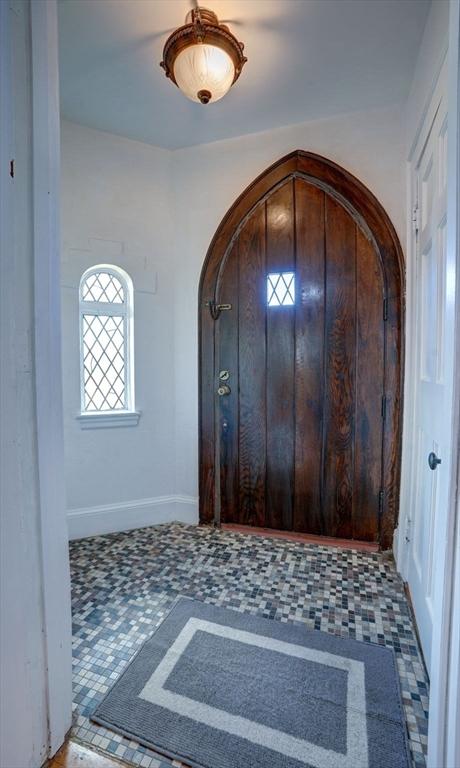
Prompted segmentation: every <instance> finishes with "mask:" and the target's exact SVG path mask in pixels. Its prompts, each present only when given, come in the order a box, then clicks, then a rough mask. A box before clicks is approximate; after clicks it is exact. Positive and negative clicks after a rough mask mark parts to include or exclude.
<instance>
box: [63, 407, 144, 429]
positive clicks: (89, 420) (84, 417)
mask: <svg viewBox="0 0 460 768" xmlns="http://www.w3.org/2000/svg"><path fill="white" fill-rule="evenodd" d="M140 415H141V412H140V411H105V412H104V411H98V412H97V413H81V414H80V415H79V416H77V421H79V422H80V426H81V428H82V429H111V428H113V427H135V426H137V424H138V422H139V419H140Z"/></svg>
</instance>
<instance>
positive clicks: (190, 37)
mask: <svg viewBox="0 0 460 768" xmlns="http://www.w3.org/2000/svg"><path fill="white" fill-rule="evenodd" d="M243 48H244V45H243V43H239V42H238V40H237V39H236V37H235V36H234V35H232V33H231V32H230V30H229V28H228V27H227V26H225V24H219V20H218V18H217V16H216V14H215V13H214V12H213V11H209V10H208V9H207V8H200V7H197V8H194V9H193V10H192V11H190V12H189V13H188V14H187V17H186V19H185V24H184V26H182V27H179V28H178V29H176V30H175V31H174V32H173V33H172V35H170V36H169V37H168V39H167V40H166V43H165V47H164V49H163V61H162V62H161V64H160V66H161V67H163V69H164V71H165V73H166V77H169V78H170V80H172V82H173V83H174V84H175V85H177V86H178V88H180V90H181V91H182V93H183V94H185V96H187V98H189V99H191V100H192V101H197V102H200V103H201V104H209V102H212V101H218V100H219V99H221V98H222V97H223V96H225V94H226V93H227V92H228V91H229V90H230V88H231V87H232V85H233V83H234V82H236V80H238V78H239V76H240V73H241V70H242V69H243V66H244V64H245V63H246V61H247V59H246V57H245V56H243Z"/></svg>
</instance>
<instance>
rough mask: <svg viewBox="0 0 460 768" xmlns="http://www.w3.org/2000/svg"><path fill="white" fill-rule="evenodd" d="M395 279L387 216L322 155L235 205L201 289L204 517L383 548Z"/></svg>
mask: <svg viewBox="0 0 460 768" xmlns="http://www.w3.org/2000/svg"><path fill="white" fill-rule="evenodd" d="M402 281H403V271H402V255H401V249H400V246H399V243H398V240H397V236H396V234H395V231H394V229H393V227H392V225H391V223H390V221H389V219H388V217H387V215H386V214H385V212H384V210H383V209H382V207H381V206H380V204H379V203H378V202H377V200H376V199H375V198H374V197H373V195H372V194H371V193H370V192H369V191H368V190H367V189H366V188H365V187H364V186H363V185H362V184H361V183H360V182H359V181H358V180H357V179H356V178H354V177H353V176H351V175H350V174H349V173H347V172H346V171H344V170H343V169H341V168H339V167H338V166H336V165H335V164H334V163H331V162H330V161H328V160H326V159H324V158H321V157H318V156H317V155H313V154H310V153H306V152H300V151H299V152H295V153H293V154H292V155H289V156H288V157H286V158H283V159H282V160H280V161H279V162H278V163H276V164H275V165H274V166H271V168H269V169H268V170H267V171H266V172H265V173H264V174H262V176H260V177H259V178H258V179H257V180H256V181H255V182H254V183H253V184H252V185H251V186H250V187H249V188H248V189H247V190H246V191H245V192H244V193H243V195H242V196H241V197H240V198H239V199H238V200H237V202H236V203H235V205H234V206H233V207H232V208H231V209H230V211H229V212H228V214H227V215H226V217H225V218H224V220H223V222H222V224H221V225H220V227H219V229H218V231H217V233H216V235H215V237H214V239H213V242H212V244H211V246H210V249H209V252H208V256H207V259H206V262H205V265H204V268H203V273H202V279H201V285H200V384H201V386H200V390H201V392H200V406H201V407H200V519H201V521H202V522H213V521H214V522H217V523H219V522H226V523H238V524H241V525H252V526H260V527H269V528H274V529H281V530H288V531H301V532H307V533H312V534H321V535H325V536H333V537H343V538H348V539H360V540H365V541H379V542H380V543H381V545H382V546H383V547H388V546H390V545H391V540H392V533H393V529H394V526H395V522H396V517H397V510H398V490H399V446H400V423H401V356H402V339H401V328H402ZM216 467H217V468H218V471H217V472H216V471H215V468H216Z"/></svg>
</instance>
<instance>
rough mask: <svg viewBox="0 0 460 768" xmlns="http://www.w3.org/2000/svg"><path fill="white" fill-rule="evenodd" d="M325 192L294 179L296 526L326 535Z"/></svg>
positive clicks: (299, 528) (302, 529)
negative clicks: (323, 492) (323, 472)
mask: <svg viewBox="0 0 460 768" xmlns="http://www.w3.org/2000/svg"><path fill="white" fill-rule="evenodd" d="M324 197H325V194H324V192H323V191H322V190H321V189H319V188H318V187H314V186H313V185H312V184H307V183H306V182H305V181H303V180H302V179H296V181H295V216H296V264H297V269H296V274H297V281H298V287H297V305H296V318H295V323H296V333H295V340H296V341H295V345H296V346H295V360H296V367H295V413H296V421H295V482H294V486H295V497H294V526H293V527H294V530H295V531H305V532H307V533H316V534H324V533H327V530H326V529H325V527H324V521H323V520H322V516H321V480H322V477H321V445H322V413H323V353H324V348H323V343H324V278H325V275H324V271H325V258H324V204H325V203H324Z"/></svg>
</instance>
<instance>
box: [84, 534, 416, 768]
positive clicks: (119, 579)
mask: <svg viewBox="0 0 460 768" xmlns="http://www.w3.org/2000/svg"><path fill="white" fill-rule="evenodd" d="M70 561H71V574H72V611H73V657H74V658H73V675H74V729H73V736H74V737H75V738H77V739H79V740H80V741H82V742H84V743H85V744H89V745H93V746H94V747H97V748H98V749H100V750H102V751H104V752H107V753H108V754H111V755H113V756H116V757H118V758H119V759H122V760H124V761H126V762H128V763H131V764H132V765H136V766H142V768H171V765H175V766H178V765H180V764H179V763H177V762H172V763H171V761H169V760H166V759H165V758H162V757H161V756H159V755H157V754H155V753H154V752H152V750H150V749H147V748H145V747H142V746H141V745H139V744H138V743H137V742H135V741H131V740H130V739H127V738H124V737H123V736H120V735H118V734H115V733H112V732H111V731H109V730H107V729H105V728H102V727H100V726H97V725H96V724H94V723H92V722H91V721H90V719H89V718H90V716H91V713H92V712H93V710H94V709H95V707H96V705H97V704H98V702H99V701H100V700H101V699H102V698H103V697H104V695H105V693H106V692H107V690H108V689H109V687H110V686H111V685H112V684H113V682H114V680H116V679H117V677H118V676H119V675H120V673H121V672H122V671H123V669H124V668H125V666H126V664H127V663H128V662H129V661H130V659H131V658H132V656H133V655H134V654H135V653H136V651H137V650H138V649H139V648H140V646H141V645H142V644H143V643H144V641H145V640H146V639H147V638H148V637H149V636H150V635H151V634H152V632H153V631H154V629H155V627H156V626H157V625H158V624H159V623H160V622H161V620H162V618H163V617H164V615H165V613H167V612H168V610H169V609H170V607H171V605H172V604H173V602H174V601H175V600H176V598H177V597H179V596H180V595H184V596H188V597H193V598H195V599H197V600H202V601H204V602H209V603H213V604H215V605H222V606H224V607H226V608H231V609H233V610H236V611H241V612H247V613H252V614H255V615H258V616H265V617H267V618H270V619H273V620H275V621H285V622H290V621H295V622H300V623H302V624H304V625H305V626H306V627H308V628H310V629H318V630H321V631H323V632H330V633H332V634H335V635H340V636H343V637H354V638H356V639H357V640H362V641H364V642H369V643H378V644H380V645H386V646H389V647H392V648H394V650H395V653H396V657H397V663H398V670H399V675H400V680H401V690H402V696H403V703H404V709H405V715H406V722H407V728H408V733H409V739H410V746H411V752H412V758H413V764H414V768H423V767H424V766H425V755H426V745H427V729H428V680H427V677H426V673H425V670H424V665H423V661H422V658H421V654H420V650H419V647H418V644H417V640H416V636H415V631H414V626H413V622H412V619H411V615H410V610H409V606H408V603H407V600H406V596H405V594H404V588H403V583H402V581H401V579H400V577H399V576H398V574H397V573H396V570H395V567H394V564H393V562H392V561H391V560H389V559H388V558H385V557H383V556H382V555H380V554H371V553H368V552H358V551H355V550H340V549H336V548H331V547H325V546H317V545H313V544H304V543H297V542H293V541H287V540H283V539H275V538H265V537H261V536H249V535H244V534H239V533H233V532H229V531H219V530H214V529H211V528H198V527H194V526H185V525H180V524H176V523H174V524H170V525H162V526H156V527H152V528H143V529H139V530H136V531H130V532H126V533H115V534H109V535H107V536H97V537H94V538H91V539H82V540H80V541H75V542H72V543H71V545H70Z"/></svg>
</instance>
